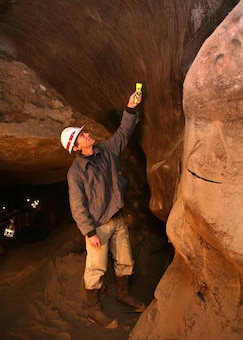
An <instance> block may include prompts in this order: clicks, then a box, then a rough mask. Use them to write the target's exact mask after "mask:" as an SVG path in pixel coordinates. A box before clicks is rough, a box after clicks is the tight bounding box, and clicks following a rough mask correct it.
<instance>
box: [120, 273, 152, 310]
mask: <svg viewBox="0 0 243 340" xmlns="http://www.w3.org/2000/svg"><path fill="white" fill-rule="evenodd" d="M128 281H129V276H127V275H126V276H116V294H117V295H116V300H117V302H118V303H121V304H123V305H126V306H127V307H129V308H130V309H132V310H133V311H134V312H137V313H142V312H143V311H144V310H145V308H146V306H145V305H144V304H143V303H142V302H140V301H138V300H136V299H135V298H134V297H132V296H131V295H130V294H129V289H128Z"/></svg>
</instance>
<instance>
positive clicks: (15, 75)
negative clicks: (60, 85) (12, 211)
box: [0, 59, 109, 185]
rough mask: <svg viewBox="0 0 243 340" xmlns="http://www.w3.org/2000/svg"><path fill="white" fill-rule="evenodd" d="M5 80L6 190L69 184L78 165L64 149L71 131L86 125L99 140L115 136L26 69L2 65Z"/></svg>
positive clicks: (0, 112) (1, 139)
mask: <svg viewBox="0 0 243 340" xmlns="http://www.w3.org/2000/svg"><path fill="white" fill-rule="evenodd" d="M0 74H1V78H0V85H1V87H0V93H1V97H0V143H1V149H0V159H1V183H0V184H1V185H3V184H5V185H6V184H13V183H15V184H17V183H25V184H29V183H31V184H34V183H37V184H44V183H45V184H46V183H55V182H59V181H63V179H64V173H66V172H67V169H68V167H69V166H70V160H71V159H73V157H72V156H69V157H68V155H67V153H66V152H65V150H64V149H63V148H62V147H61V145H60V131H62V129H63V128H64V127H66V126H69V125H74V126H81V125H83V124H85V125H86V126H87V128H89V129H90V131H92V133H94V135H95V137H96V139H97V140H100V139H101V138H104V137H105V136H108V135H109V132H108V131H107V130H106V129H105V128H104V127H102V126H101V125H100V124H98V123H95V122H94V121H92V120H91V119H89V118H87V117H85V116H84V115H82V114H80V113H77V112H75V110H74V109H72V108H71V106H70V105H68V104H67V102H66V101H65V100H64V98H63V97H61V96H60V95H59V94H58V93H57V92H56V91H55V90H54V89H52V88H51V87H50V86H49V85H48V84H46V83H45V82H42V81H41V80H40V79H39V78H38V76H37V75H36V74H35V73H34V72H33V71H32V70H30V69H29V68H28V67H27V66H26V65H24V64H23V63H21V62H17V61H12V62H9V61H7V60H4V59H0ZM94 125H95V126H96V129H95V131H94V128H93V126H94Z"/></svg>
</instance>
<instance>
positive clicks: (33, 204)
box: [31, 200, 40, 209]
mask: <svg viewBox="0 0 243 340" xmlns="http://www.w3.org/2000/svg"><path fill="white" fill-rule="evenodd" d="M39 203H40V201H39V200H34V202H33V203H31V206H32V208H33V209H36V208H37V207H38V205H39Z"/></svg>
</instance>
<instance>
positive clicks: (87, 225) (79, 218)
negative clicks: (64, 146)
mask: <svg viewBox="0 0 243 340" xmlns="http://www.w3.org/2000/svg"><path fill="white" fill-rule="evenodd" d="M67 180H68V188H69V202H70V209H71V213H72V216H73V219H74V220H75V222H76V224H77V227H78V228H79V230H80V231H81V233H82V234H83V235H84V236H85V235H87V234H88V233H92V232H93V231H94V234H95V228H96V226H95V223H94V220H93V218H92V216H91V215H90V213H89V209H88V201H87V197H86V195H85V191H84V185H83V183H82V182H81V180H80V179H77V178H76V176H75V173H74V174H73V173H70V172H68V175H67Z"/></svg>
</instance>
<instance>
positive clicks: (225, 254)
mask: <svg viewBox="0 0 243 340" xmlns="http://www.w3.org/2000/svg"><path fill="white" fill-rule="evenodd" d="M242 19H243V2H242V1H241V2H240V4H239V5H238V6H237V7H236V8H235V9H234V10H233V11H232V13H231V14H229V15H228V17H227V18H226V19H225V20H224V21H223V22H222V24H221V25H220V26H219V27H218V28H217V29H216V30H215V32H214V33H213V34H212V35H211V36H210V37H209V38H208V39H207V40H206V42H205V43H204V44H203V46H202V47H201V49H200V51H199V53H198V55H197V57H196V59H195V60H194V62H193V64H192V66H191V68H190V70H189V72H188V74H187V76H186V79H185V82H184V112H185V119H186V125H185V142H184V151H183V166H182V176H181V181H180V186H179V192H178V196H177V200H176V202H175V204H174V206H173V209H172V211H171V214H170V216H169V219H168V222H167V233H168V236H169V238H170V240H171V241H172V242H173V245H174V247H175V251H176V253H175V258H174V260H173V262H172V264H171V265H170V267H169V269H168V270H167V272H166V274H165V275H164V277H163V279H162V280H161V281H160V283H159V285H158V286H157V289H156V292H155V297H156V300H154V301H153V302H152V304H151V305H150V306H149V308H148V309H147V311H145V313H144V314H143V316H142V317H141V318H140V320H139V322H138V323H137V325H136V327H135V329H134V330H133V333H132V335H131V339H180V340H182V339H212V340H213V339H222V340H227V339H231V340H233V339H241V338H242V336H243V294H242V292H243V290H242V288H243V281H242V280H243V266H242V264H243V246H242V239H243V232H242V230H243V222H242V221H243V210H242V198H243V166H242V151H243V144H242V135H243V134H242V132H243V128H242V118H243V100H242V98H243V47H242V46H243V45H242V42H243V34H242V32H243V31H242V29H243V25H242V22H243V21H242Z"/></svg>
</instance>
